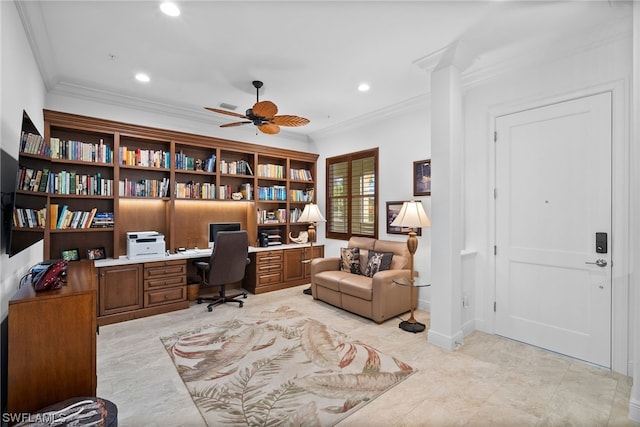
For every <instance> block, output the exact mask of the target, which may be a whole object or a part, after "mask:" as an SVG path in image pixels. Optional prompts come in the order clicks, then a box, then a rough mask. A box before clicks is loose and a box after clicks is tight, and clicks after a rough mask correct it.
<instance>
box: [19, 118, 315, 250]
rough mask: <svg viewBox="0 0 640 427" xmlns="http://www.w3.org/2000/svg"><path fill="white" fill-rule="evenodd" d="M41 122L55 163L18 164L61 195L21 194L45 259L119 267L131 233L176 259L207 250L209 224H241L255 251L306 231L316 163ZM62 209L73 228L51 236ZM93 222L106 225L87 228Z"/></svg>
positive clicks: (92, 125) (91, 125)
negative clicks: (38, 222)
mask: <svg viewBox="0 0 640 427" xmlns="http://www.w3.org/2000/svg"><path fill="white" fill-rule="evenodd" d="M44 118H45V132H44V142H45V144H46V145H47V146H48V147H49V148H53V149H54V150H53V151H52V153H53V154H51V155H50V154H48V153H46V154H44V153H42V152H38V153H31V154H29V153H21V155H20V157H21V163H20V164H21V166H22V165H25V167H27V165H29V167H30V168H31V169H34V171H35V172H32V173H36V174H37V171H41V172H42V173H41V175H43V174H44V170H45V169H47V174H48V176H50V177H52V176H58V187H57V190H56V187H55V185H54V184H51V178H49V180H48V181H47V182H49V184H46V186H45V189H43V190H41V189H40V187H41V186H40V185H39V184H38V189H37V190H36V189H35V188H34V187H32V188H29V189H27V190H20V191H21V192H23V193H25V194H26V195H28V196H29V197H32V198H34V200H33V201H32V202H31V203H30V207H31V208H32V209H34V210H38V209H40V210H41V209H43V208H45V211H46V218H47V219H48V220H46V221H47V224H46V226H45V227H44V229H42V228H40V229H39V230H40V232H44V239H45V244H44V257H45V258H59V257H60V254H61V252H62V251H63V250H66V249H78V250H79V253H80V254H81V256H82V257H84V254H85V253H86V250H87V249H91V248H98V247H100V248H104V249H105V252H106V255H107V257H113V258H117V257H120V256H123V255H126V233H127V232H129V231H145V230H153V231H158V232H160V233H163V234H164V235H165V241H166V242H167V249H169V250H171V251H173V250H174V249H175V248H178V247H186V248H193V247H199V248H206V247H207V244H208V232H207V231H208V224H209V223H211V222H229V221H236V222H240V223H241V224H242V226H243V228H244V229H246V230H247V231H248V232H249V238H250V242H251V244H252V245H256V246H257V245H258V236H259V233H260V232H261V230H266V231H267V232H268V234H269V235H270V236H273V235H274V234H278V235H279V236H280V240H281V242H282V243H289V242H290V241H289V233H292V234H293V236H294V237H295V236H297V234H298V232H299V231H302V230H306V229H307V224H302V223H296V222H295V216H296V213H298V214H299V212H300V211H302V209H303V208H304V205H305V203H307V202H309V201H315V187H316V186H315V181H314V179H315V177H316V161H317V158H318V155H317V154H311V153H307V152H298V151H294V150H286V149H279V148H274V147H268V146H261V145H257V144H249V143H242V142H238V141H230V140H225V139H221V138H213V137H206V136H201V135H194V134H188V133H183V132H176V131H170V130H164V129H158V128H151V127H146V126H138V125H132V124H126V123H121V122H115V121H109V120H103V119H97V118H92V117H86V116H80V115H74V114H68V113H62V112H55V111H50V110H45V111H44ZM274 138H277V137H275V136H274ZM52 142H53V143H52ZM23 158H24V159H25V160H24V162H23ZM72 177H73V178H72ZM63 179H64V186H61V184H60V183H61V180H63ZM71 182H73V184H71ZM34 186H35V184H34ZM63 207H64V209H66V210H68V211H71V212H73V213H75V215H76V220H75V226H71V225H72V224H74V219H71V222H70V223H69V226H60V227H58V223H57V221H56V224H55V226H54V224H53V221H52V217H53V216H55V210H56V209H57V211H58V214H59V213H60V211H61V210H62V208H63ZM92 212H93V213H94V215H98V217H100V218H104V217H105V216H106V217H107V218H108V217H109V215H110V217H111V218H113V220H112V221H113V222H112V225H111V223H109V221H108V220H107V221H106V223H105V221H102V222H101V226H100V227H97V226H96V224H92V223H91V222H87V221H88V217H90V216H91V214H92ZM36 216H37V215H36ZM61 225H62V224H61Z"/></svg>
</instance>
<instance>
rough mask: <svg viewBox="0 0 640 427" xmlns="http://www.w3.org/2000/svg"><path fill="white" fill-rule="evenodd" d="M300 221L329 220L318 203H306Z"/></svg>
mask: <svg viewBox="0 0 640 427" xmlns="http://www.w3.org/2000/svg"><path fill="white" fill-rule="evenodd" d="M298 222H327V220H326V219H324V217H323V216H322V213H321V212H320V208H318V205H316V204H314V203H309V204H307V205H305V207H304V209H303V210H302V214H301V215H300V218H298Z"/></svg>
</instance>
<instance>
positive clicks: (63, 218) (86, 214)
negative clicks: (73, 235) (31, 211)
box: [49, 203, 113, 230]
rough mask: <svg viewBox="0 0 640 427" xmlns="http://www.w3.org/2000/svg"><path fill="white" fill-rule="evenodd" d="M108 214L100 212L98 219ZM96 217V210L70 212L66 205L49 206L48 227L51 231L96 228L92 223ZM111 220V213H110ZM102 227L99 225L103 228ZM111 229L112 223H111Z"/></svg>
mask: <svg viewBox="0 0 640 427" xmlns="http://www.w3.org/2000/svg"><path fill="white" fill-rule="evenodd" d="M107 215H108V213H105V212H100V217H105V216H107ZM97 216H98V209H97V208H93V209H91V210H90V211H72V210H71V209H69V206H67V205H62V206H60V205H58V204H55V203H53V204H51V221H50V222H49V226H50V227H51V229H52V230H53V229H58V230H61V229H78V228H92V227H93V228H96V227H98V226H97V225H94V221H95V219H96V217H97ZM111 218H112V219H113V213H111ZM103 226H104V225H100V227H103ZM111 227H113V221H112V222H111Z"/></svg>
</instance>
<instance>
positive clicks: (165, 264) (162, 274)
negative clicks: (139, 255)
mask: <svg viewBox="0 0 640 427" xmlns="http://www.w3.org/2000/svg"><path fill="white" fill-rule="evenodd" d="M186 300H187V262H186V261H184V260H179V261H158V262H147V263H145V264H144V306H145V307H153V306H158V305H164V304H169V303H173V302H181V301H186Z"/></svg>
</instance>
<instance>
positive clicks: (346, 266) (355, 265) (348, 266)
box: [340, 248, 362, 274]
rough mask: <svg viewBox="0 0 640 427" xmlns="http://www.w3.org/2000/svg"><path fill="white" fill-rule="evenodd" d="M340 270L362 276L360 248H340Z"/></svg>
mask: <svg viewBox="0 0 640 427" xmlns="http://www.w3.org/2000/svg"><path fill="white" fill-rule="evenodd" d="M340 259H341V260H340V270H342V271H346V272H347V273H352V274H362V271H361V270H360V248H340Z"/></svg>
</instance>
